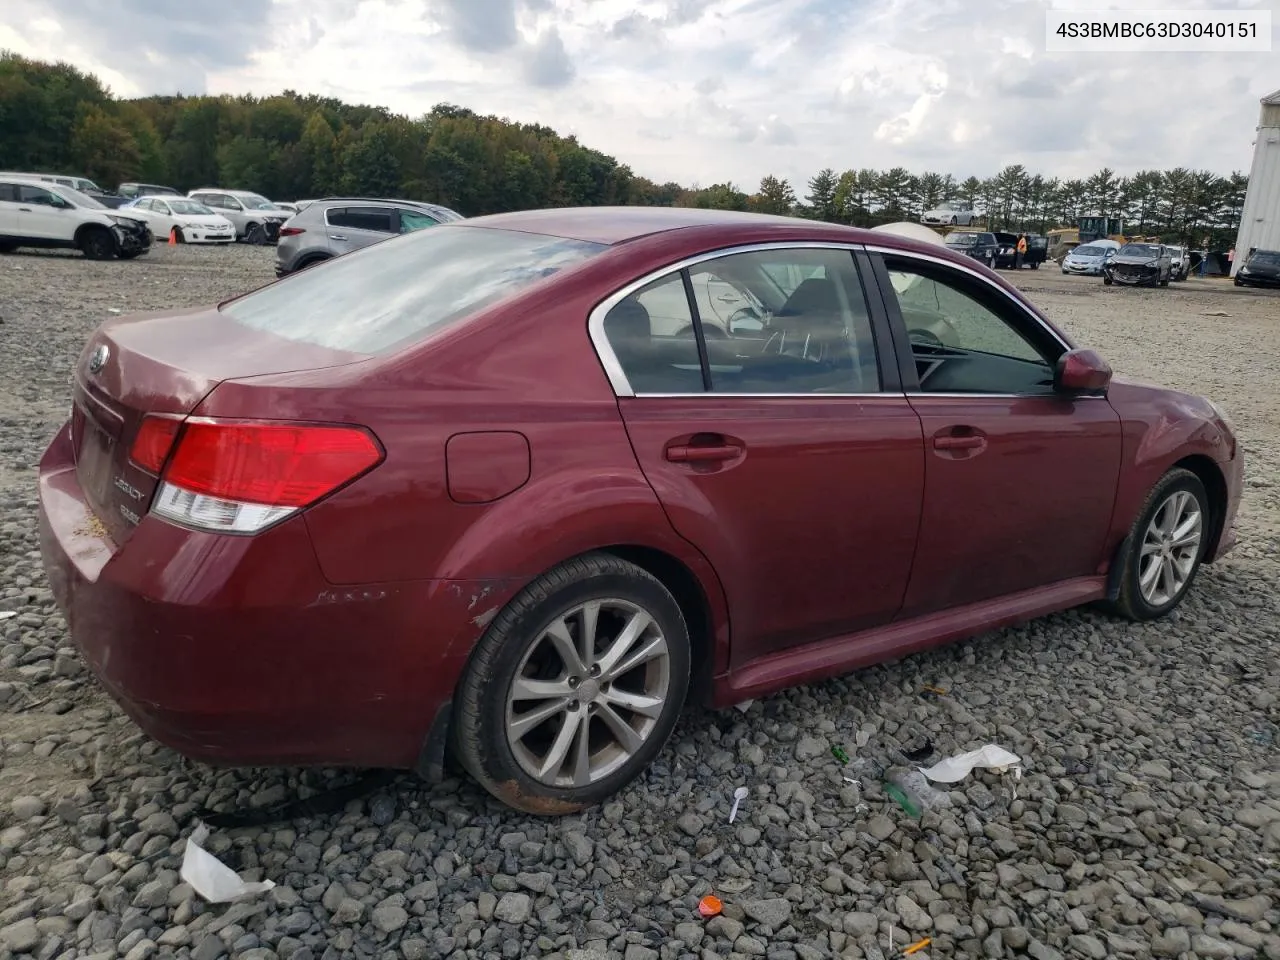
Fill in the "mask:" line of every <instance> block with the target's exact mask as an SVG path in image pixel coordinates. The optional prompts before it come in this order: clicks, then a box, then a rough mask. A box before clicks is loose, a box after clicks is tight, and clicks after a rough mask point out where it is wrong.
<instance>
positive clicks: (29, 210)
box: [18, 207, 31, 213]
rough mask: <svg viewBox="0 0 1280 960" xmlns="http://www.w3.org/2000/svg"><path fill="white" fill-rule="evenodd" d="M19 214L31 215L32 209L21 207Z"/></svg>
mask: <svg viewBox="0 0 1280 960" xmlns="http://www.w3.org/2000/svg"><path fill="white" fill-rule="evenodd" d="M18 212H19V213H30V212H31V208H30V207H19V208H18Z"/></svg>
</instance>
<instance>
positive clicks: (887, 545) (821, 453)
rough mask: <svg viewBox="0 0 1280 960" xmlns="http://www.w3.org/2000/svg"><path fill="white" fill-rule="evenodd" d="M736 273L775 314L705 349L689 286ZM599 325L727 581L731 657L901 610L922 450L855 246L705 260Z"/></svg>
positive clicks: (635, 423)
mask: <svg viewBox="0 0 1280 960" xmlns="http://www.w3.org/2000/svg"><path fill="white" fill-rule="evenodd" d="M789 266H794V267H797V268H800V269H799V270H798V271H784V270H780V269H779V268H780V267H789ZM771 274H772V275H773V276H779V275H783V274H786V275H792V274H795V275H797V276H798V277H801V278H803V279H802V280H801V279H797V280H796V281H795V282H794V284H792V283H787V282H785V281H784V282H782V283H779V282H777V281H776V280H774V279H772V277H771ZM726 285H727V286H730V287H732V288H734V289H736V291H737V296H739V297H741V298H742V299H743V302H750V301H753V300H754V301H756V302H759V303H761V304H763V305H764V306H765V307H766V309H767V311H768V315H767V316H766V322H765V323H764V325H763V326H762V327H760V328H759V329H757V330H753V331H752V332H751V333H750V334H749V335H747V336H725V337H721V338H716V337H705V338H704V339H703V342H702V344H701V345H700V344H699V342H698V340H697V339H696V337H695V336H694V335H693V331H694V327H695V322H697V323H701V325H702V329H703V330H704V331H705V329H706V321H702V320H701V318H698V319H697V320H696V321H695V316H696V315H695V312H694V309H693V308H691V306H690V298H689V297H688V296H686V294H687V293H690V292H694V291H696V290H697V289H698V288H699V287H701V288H702V289H704V290H715V289H717V288H723V287H724V286H726ZM693 303H694V304H698V298H697V296H696V293H695V295H694V297H693ZM604 326H605V332H606V335H607V337H608V340H609V344H610V346H611V348H612V350H613V352H614V353H615V356H616V357H617V360H618V362H619V365H620V366H621V368H622V369H623V371H624V372H625V373H626V375H627V378H628V381H629V383H630V385H631V388H632V390H633V391H634V393H635V396H630V397H627V396H624V397H621V398H620V400H619V406H620V408H621V411H622V415H623V418H624V420H625V422H626V427H627V431H628V434H629V435H630V438H631V442H632V446H633V447H634V449H635V451H636V455H637V457H638V459H639V462H640V465H641V467H642V469H643V470H644V472H645V475H646V477H647V478H648V480H649V482H650V483H651V485H652V486H653V488H654V490H655V491H656V492H657V495H658V497H659V499H660V500H661V502H662V504H663V506H664V508H665V509H666V512H667V515H668V517H669V518H670V520H671V522H672V524H673V526H674V527H675V529H676V530H677V531H678V532H679V533H680V534H681V535H682V536H684V537H685V538H686V539H688V540H689V541H690V542H692V543H693V544H694V545H695V546H696V547H697V548H698V549H699V550H700V551H701V552H702V553H703V554H704V555H705V556H706V557H707V559H708V560H710V562H711V563H712V565H713V566H714V567H715V570H716V572H717V574H718V575H719V577H720V580H721V582H722V584H723V586H724V589H725V592H726V594H727V597H728V603H729V609H730V620H731V623H730V626H731V631H732V651H731V663H732V665H734V666H738V665H741V664H743V663H745V662H747V661H750V660H752V659H754V658H756V657H759V656H761V655H764V654H768V653H771V652H774V651H777V650H780V649H783V648H786V647H790V646H794V645H797V644H803V643H806V642H810V641H814V640H820V639H826V638H829V637H832V636H836V635H841V634H845V633H850V632H853V631H856V630H859V629H863V628H866V627H872V626H876V625H878V624H883V623H886V622H888V621H889V620H891V619H892V618H893V616H894V615H895V614H896V613H897V611H898V608H899V606H900V605H901V602H902V597H903V592H904V590H905V588H906V584H907V579H908V576H909V574H910V569H911V560H912V555H913V552H914V550H915V541H916V529H917V525H918V520H919V508H920V500H921V496H922V492H923V482H924V476H923V474H924V467H923V448H922V439H921V434H920V421H919V418H918V416H917V415H916V414H915V412H914V411H913V410H912V409H911V406H910V404H909V403H908V402H907V400H906V398H905V397H904V396H903V394H902V393H901V392H900V391H899V390H897V389H896V369H895V370H894V371H893V378H892V385H893V387H894V389H893V390H882V389H881V380H880V373H879V370H878V368H877V363H876V342H875V338H874V337H873V335H872V323H871V320H870V319H869V314H868V308H867V302H866V300H865V297H864V292H863V287H862V281H861V278H860V276H859V272H858V270H857V268H856V266H855V262H854V259H853V255H852V253H851V252H850V251H849V250H847V249H799V248H797V249H781V250H766V251H754V252H741V253H732V254H727V255H724V256H721V257H717V258H714V259H708V260H705V261H703V262H701V263H698V264H695V265H694V266H693V267H691V268H689V269H688V270H681V271H677V272H673V273H668V274H667V275H666V276H665V277H662V278H659V279H658V280H656V281H654V282H653V283H651V284H650V285H649V286H647V287H645V288H642V289H641V290H639V291H638V292H637V293H635V294H632V295H631V296H630V297H628V298H627V299H626V300H623V301H622V302H621V303H619V304H617V305H616V306H615V307H613V308H612V310H611V311H610V313H609V314H608V316H607V318H606V320H605V324H604ZM700 347H701V349H703V350H704V351H705V360H706V362H705V364H704V363H702V362H700V354H699V351H700Z"/></svg>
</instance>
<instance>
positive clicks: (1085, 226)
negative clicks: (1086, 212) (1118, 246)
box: [1076, 217, 1125, 243]
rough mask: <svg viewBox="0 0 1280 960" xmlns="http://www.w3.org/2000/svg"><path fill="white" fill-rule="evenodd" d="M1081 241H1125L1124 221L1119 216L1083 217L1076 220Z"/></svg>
mask: <svg viewBox="0 0 1280 960" xmlns="http://www.w3.org/2000/svg"><path fill="white" fill-rule="evenodd" d="M1076 226H1077V228H1078V230H1079V237H1078V240H1079V242H1080V243H1091V242H1092V241H1094V240H1115V241H1117V242H1119V243H1124V241H1125V238H1124V221H1123V220H1121V219H1120V218H1119V217H1081V218H1080V219H1079V220H1077V221H1076Z"/></svg>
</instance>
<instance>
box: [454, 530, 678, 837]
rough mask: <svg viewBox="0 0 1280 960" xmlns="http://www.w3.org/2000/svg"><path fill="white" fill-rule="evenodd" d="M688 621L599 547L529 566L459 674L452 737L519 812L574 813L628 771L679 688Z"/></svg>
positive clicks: (641, 758) (484, 780)
mask: <svg viewBox="0 0 1280 960" xmlns="http://www.w3.org/2000/svg"><path fill="white" fill-rule="evenodd" d="M689 659H690V656H689V631H688V627H687V626H686V624H685V620H684V616H683V614H682V613H681V611H680V606H679V604H678V603H676V600H675V598H674V597H672V595H671V593H670V591H668V590H667V588H666V587H664V586H663V585H662V583H661V582H660V581H658V580H657V579H656V578H655V577H653V576H652V575H650V574H649V573H647V572H646V571H644V570H642V569H641V568H640V567H637V566H636V565H634V564H632V563H628V562H626V561H625V560H621V559H619V558H617V557H614V556H611V555H609V554H603V553H593V554H587V555H585V556H582V557H579V558H577V559H575V560H570V561H568V562H566V563H563V564H561V565H560V566H558V567H555V568H554V569H552V570H550V571H549V572H547V573H545V574H543V575H542V576H540V577H538V578H537V579H536V580H534V581H533V583H531V584H529V586H527V587H526V588H525V589H524V590H522V591H521V592H520V593H519V594H518V595H517V596H516V598H515V599H514V600H512V601H511V602H510V603H509V604H508V605H507V606H506V607H505V608H504V609H503V610H502V611H501V612H500V613H499V614H498V616H497V617H496V618H494V621H493V623H492V624H490V626H489V629H488V631H487V632H486V633H485V635H484V637H483V638H482V639H481V640H480V643H479V644H478V645H477V646H476V649H475V651H474V652H473V654H472V656H471V661H470V663H469V664H468V665H467V670H466V673H465V674H464V676H463V679H462V682H461V683H460V685H459V689H458V693H457V698H456V700H455V703H456V705H457V712H456V714H455V716H456V720H455V722H454V725H453V748H454V751H455V753H456V755H457V758H458V760H459V761H461V763H462V766H463V767H464V768H465V769H466V770H467V772H468V773H470V774H471V775H472V776H473V777H474V778H475V779H476V780H477V781H478V782H479V783H480V784H481V786H483V787H484V788H485V789H486V790H488V791H489V792H490V793H491V794H493V795H494V796H495V797H497V798H498V799H499V800H501V801H503V802H504V803H506V804H507V805H508V806H511V807H514V808H515V809H517V810H521V811H523V812H525V813H531V814H538V815H544V816H554V815H563V814H568V813H574V812H576V811H578V810H581V809H583V808H584V807H586V806H589V805H591V804H595V803H599V802H600V801H602V800H604V799H606V798H607V797H610V796H612V795H613V794H615V793H617V792H618V791H619V790H620V789H622V788H623V787H624V786H626V785H627V784H628V783H629V782H631V781H632V780H634V779H635V778H636V777H637V776H639V775H640V774H641V773H642V772H643V771H644V770H645V768H646V767H648V765H649V764H650V763H651V762H652V760H653V759H654V757H656V756H657V754H658V752H659V751H660V750H661V749H662V747H663V745H664V744H665V743H666V741H667V738H668V737H669V736H670V735H671V731H672V729H674V727H675V724H676V720H677V719H678V717H679V714H680V710H681V708H682V706H683V704H684V699H685V694H686V692H687V691H688V688H689Z"/></svg>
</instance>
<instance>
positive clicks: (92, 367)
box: [89, 343, 111, 373]
mask: <svg viewBox="0 0 1280 960" xmlns="http://www.w3.org/2000/svg"><path fill="white" fill-rule="evenodd" d="M109 356H111V349H110V348H109V347H108V346H107V345H106V344H105V343H100V344H98V346H97V347H95V348H94V350H93V353H91V354H89V372H90V373H98V372H100V371H101V370H102V368H103V367H105V366H106V365H107V357H109Z"/></svg>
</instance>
